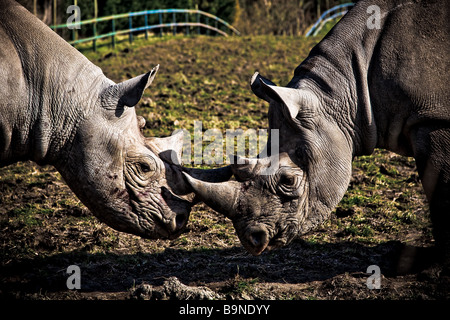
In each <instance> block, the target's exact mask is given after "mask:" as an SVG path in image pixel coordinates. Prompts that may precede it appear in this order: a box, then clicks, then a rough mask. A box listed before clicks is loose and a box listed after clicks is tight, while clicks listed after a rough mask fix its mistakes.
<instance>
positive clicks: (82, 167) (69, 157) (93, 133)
mask: <svg viewBox="0 0 450 320" xmlns="http://www.w3.org/2000/svg"><path fill="white" fill-rule="evenodd" d="M0 44H1V46H0V166H5V165H8V164H11V163H14V162H16V161H21V160H33V161H35V162H37V163H38V164H51V165H53V166H54V167H55V168H56V169H57V170H58V171H59V172H60V173H61V175H62V177H63V178H64V180H65V181H66V183H67V184H68V185H69V187H70V188H71V189H72V190H73V192H74V193H75V194H76V195H77V196H78V198H79V199H80V200H81V201H82V202H83V203H84V204H85V205H86V206H87V207H88V208H89V209H90V210H91V211H92V213H93V214H94V215H95V216H97V217H98V218H99V219H100V220H101V221H103V222H105V223H106V224H108V225H109V226H111V227H113V228H114V229H117V230H119V231H124V232H128V233H133V234H136V235H139V236H142V237H145V238H174V237H176V236H177V235H179V234H180V233H181V232H182V230H183V228H184V227H185V225H186V223H187V221H188V217H189V213H190V209H191V207H192V205H193V204H194V203H195V202H196V200H195V199H194V197H195V195H194V194H193V193H192V190H191V189H190V187H189V185H188V184H187V183H186V182H185V181H184V179H183V175H182V168H181V167H180V166H179V165H177V164H176V163H174V161H172V159H177V156H179V155H180V154H181V147H182V134H177V135H173V136H171V137H168V138H144V136H143V135H142V132H141V129H142V127H143V126H144V125H145V120H144V119H143V118H142V117H140V118H138V117H137V116H136V112H135V109H134V108H133V106H135V105H136V104H137V103H138V102H139V100H140V99H141V96H142V94H143V92H144V90H145V89H146V88H147V87H148V86H149V85H150V84H151V83H152V81H153V79H154V77H155V75H156V72H157V71H158V66H157V67H155V68H154V69H153V70H151V71H150V72H148V73H146V74H143V75H140V76H138V77H135V78H133V79H130V80H127V81H124V82H122V83H118V84H115V83H114V82H113V81H111V80H109V79H108V78H107V77H105V75H104V74H103V72H102V71H101V69H100V68H98V67H97V66H95V65H94V64H92V63H91V62H90V61H89V60H88V59H86V58H85V57H84V56H83V55H82V54H81V53H79V52H78V51H77V50H76V49H75V48H73V47H72V46H70V45H69V44H68V43H67V42H65V41H64V40H63V39H62V38H61V37H59V36H58V35H57V34H56V33H54V32H53V31H52V30H51V29H50V28H48V27H47V26H46V25H45V24H44V23H42V22H41V21H40V20H39V19H37V18H36V17H34V16H33V15H32V14H31V13H29V12H28V11H27V10H26V9H25V8H24V7H22V6H20V5H19V4H18V3H16V2H15V1H11V0H0ZM175 162H176V161H175ZM186 170H187V171H189V172H191V174H193V175H194V176H196V175H197V177H198V178H200V179H202V177H204V176H206V179H207V180H211V181H214V179H217V177H220V176H221V173H220V172H222V173H224V172H225V171H227V170H225V171H223V170H222V171H220V170H219V171H220V172H218V171H215V172H214V174H211V172H209V173H208V172H207V171H205V172H203V171H198V170H197V171H196V170H194V169H186ZM228 171H229V173H226V172H225V174H226V175H227V177H225V178H224V179H228V178H229V176H231V170H229V169H228Z"/></svg>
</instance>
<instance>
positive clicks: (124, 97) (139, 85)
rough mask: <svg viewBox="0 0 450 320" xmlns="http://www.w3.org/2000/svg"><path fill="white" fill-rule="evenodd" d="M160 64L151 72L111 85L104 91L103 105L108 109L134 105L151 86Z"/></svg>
mask: <svg viewBox="0 0 450 320" xmlns="http://www.w3.org/2000/svg"><path fill="white" fill-rule="evenodd" d="M158 69H159V65H157V66H156V67H154V68H153V69H152V70H151V71H150V72H147V73H145V74H141V75H140V76H137V77H134V78H132V79H129V80H126V81H124V82H121V83H117V84H114V85H111V86H109V87H108V88H106V89H105V90H104V92H103V93H102V105H103V107H104V108H106V109H117V108H120V109H122V108H123V107H124V106H127V107H134V106H135V105H136V104H137V103H138V102H139V100H141V98H142V95H143V94H144V90H145V89H146V88H148V87H149V86H150V84H151V83H152V82H153V79H155V76H156V73H157V72H158Z"/></svg>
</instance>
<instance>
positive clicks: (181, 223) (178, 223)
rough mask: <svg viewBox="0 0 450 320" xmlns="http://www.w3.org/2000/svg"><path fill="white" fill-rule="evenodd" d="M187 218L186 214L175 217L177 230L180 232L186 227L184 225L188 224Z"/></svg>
mask: <svg viewBox="0 0 450 320" xmlns="http://www.w3.org/2000/svg"><path fill="white" fill-rule="evenodd" d="M186 221H187V219H186V216H185V215H184V214H177V216H176V217H175V225H176V228H177V230H180V229H181V228H183V227H184V225H185V224H186Z"/></svg>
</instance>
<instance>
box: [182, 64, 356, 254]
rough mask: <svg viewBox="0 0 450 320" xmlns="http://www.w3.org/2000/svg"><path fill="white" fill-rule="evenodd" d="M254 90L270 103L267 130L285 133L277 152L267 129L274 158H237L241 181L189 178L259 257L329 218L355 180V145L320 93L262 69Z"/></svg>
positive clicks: (255, 78) (237, 174) (235, 169)
mask: <svg viewBox="0 0 450 320" xmlns="http://www.w3.org/2000/svg"><path fill="white" fill-rule="evenodd" d="M251 88H252V91H253V92H254V93H255V94H256V95H257V96H258V97H260V98H262V99H264V100H266V101H268V102H269V103H270V107H269V128H270V129H278V130H279V131H278V133H279V137H280V138H279V148H278V149H279V150H270V146H271V145H273V143H272V141H271V139H273V137H272V136H271V135H270V134H269V142H268V143H267V148H268V149H269V150H267V151H265V154H269V156H268V157H264V158H256V159H244V158H235V159H234V160H235V161H234V164H232V171H233V173H234V176H235V178H236V180H237V181H227V182H221V183H206V182H204V181H200V180H198V179H195V178H194V177H189V176H188V175H186V178H187V180H188V181H189V183H190V184H191V186H192V188H193V189H194V191H195V192H196V193H197V194H198V195H199V197H200V198H201V199H202V200H203V201H204V202H205V203H206V204H207V205H209V206H210V207H212V208H213V209H214V210H216V211H218V212H219V213H222V214H224V215H225V216H227V217H229V218H230V219H231V220H232V221H233V225H234V227H235V229H236V232H237V234H238V236H239V239H240V241H241V243H242V244H243V246H244V247H245V248H246V249H247V250H248V251H249V252H250V253H252V254H254V255H259V254H261V253H262V252H263V251H264V250H269V249H272V248H276V247H281V246H284V245H286V244H288V243H289V242H290V241H291V240H293V239H294V238H295V237H296V236H297V235H299V234H303V233H306V232H307V231H309V230H311V229H313V228H314V227H315V226H317V225H319V224H320V223H322V222H323V221H324V220H325V219H326V218H328V217H329V216H330V213H331V211H332V209H333V208H334V207H335V206H336V205H337V204H338V202H339V201H340V200H341V198H342V196H343V195H344V193H345V191H346V189H347V186H348V183H349V181H350V177H351V170H352V164H351V163H352V146H351V145H350V144H349V140H348V139H347V137H346V135H345V134H344V132H343V131H342V130H341V129H340V128H339V127H338V126H337V124H336V123H335V122H334V121H333V119H332V117H333V115H327V114H325V113H324V112H323V108H322V101H321V100H320V99H319V96H318V94H316V93H315V92H313V91H311V90H309V89H307V88H302V87H301V86H300V87H296V88H292V87H278V86H276V85H274V84H273V83H272V82H270V81H269V80H267V79H265V78H263V77H261V76H260V75H259V74H257V73H256V74H255V75H254V76H253V78H252V82H251ZM269 132H271V130H269ZM269 169H270V170H269Z"/></svg>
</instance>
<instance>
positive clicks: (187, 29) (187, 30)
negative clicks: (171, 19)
mask: <svg viewBox="0 0 450 320" xmlns="http://www.w3.org/2000/svg"><path fill="white" fill-rule="evenodd" d="M188 23H189V14H188V13H187V12H186V35H187V36H188V35H189V25H188Z"/></svg>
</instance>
